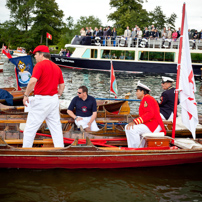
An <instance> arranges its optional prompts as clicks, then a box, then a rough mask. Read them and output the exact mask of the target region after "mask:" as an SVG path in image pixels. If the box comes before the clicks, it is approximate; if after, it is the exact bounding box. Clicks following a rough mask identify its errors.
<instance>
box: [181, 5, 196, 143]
mask: <svg viewBox="0 0 202 202" xmlns="http://www.w3.org/2000/svg"><path fill="white" fill-rule="evenodd" d="M183 10H184V30H183V36H181V37H183V40H182V54H181V70H180V83H179V89H180V104H181V108H182V113H181V116H182V122H183V124H184V125H185V126H186V127H187V128H188V129H189V130H190V132H191V133H192V136H193V138H194V139H195V138H196V126H197V124H198V112H197V104H196V100H195V96H194V92H196V86H195V80H194V74H193V69H192V64H191V55H190V47H189V38H188V25H187V15H186V11H185V9H183Z"/></svg>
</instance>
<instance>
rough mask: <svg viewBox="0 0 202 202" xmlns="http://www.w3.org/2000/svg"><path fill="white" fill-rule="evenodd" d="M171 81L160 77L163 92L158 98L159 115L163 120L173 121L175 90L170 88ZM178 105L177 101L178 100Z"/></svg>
mask: <svg viewBox="0 0 202 202" xmlns="http://www.w3.org/2000/svg"><path fill="white" fill-rule="evenodd" d="M173 82H174V80H173V79H171V78H170V77H165V76H162V83H161V86H162V88H163V89H164V90H165V91H164V92H163V93H162V94H161V98H160V103H159V107H160V115H161V118H162V119H163V120H168V119H173V111H174V103H175V88H173V87H172V83H173ZM178 104H179V100H178Z"/></svg>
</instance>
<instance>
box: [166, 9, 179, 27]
mask: <svg viewBox="0 0 202 202" xmlns="http://www.w3.org/2000/svg"><path fill="white" fill-rule="evenodd" d="M176 18H177V15H176V14H175V13H172V14H171V16H170V17H168V18H167V21H166V25H167V27H170V29H175V19H176Z"/></svg>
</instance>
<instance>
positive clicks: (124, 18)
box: [108, 0, 149, 35]
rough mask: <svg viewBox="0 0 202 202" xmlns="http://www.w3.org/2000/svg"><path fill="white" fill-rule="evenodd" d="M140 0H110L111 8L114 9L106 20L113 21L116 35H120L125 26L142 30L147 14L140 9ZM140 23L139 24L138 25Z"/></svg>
mask: <svg viewBox="0 0 202 202" xmlns="http://www.w3.org/2000/svg"><path fill="white" fill-rule="evenodd" d="M141 3H143V1H142V0H110V3H109V4H110V6H111V8H116V11H115V12H114V13H110V14H109V15H108V20H111V21H114V22H115V23H114V27H116V28H117V33H118V35H122V34H123V33H124V30H125V29H126V27H127V26H129V27H130V29H131V28H132V27H135V25H138V26H139V27H141V28H143V27H144V24H145V23H142V22H144V21H145V19H146V20H149V18H148V17H147V16H148V13H147V11H146V10H144V9H143V8H142V4H141ZM140 23H141V24H140Z"/></svg>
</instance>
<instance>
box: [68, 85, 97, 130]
mask: <svg viewBox="0 0 202 202" xmlns="http://www.w3.org/2000/svg"><path fill="white" fill-rule="evenodd" d="M77 94H78V96H76V97H74V98H73V100H72V101H71V103H70V105H69V107H68V109H67V113H68V114H69V115H70V116H71V117H72V118H73V119H74V120H75V123H76V125H77V126H78V127H80V126H82V127H83V129H85V131H98V130H99V128H98V127H97V124H96V122H95V119H96V117H97V104H96V100H95V98H94V97H92V96H90V95H88V88H87V87H86V86H80V87H79V89H78V92H77ZM74 108H76V115H75V114H74V112H73V110H74Z"/></svg>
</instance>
